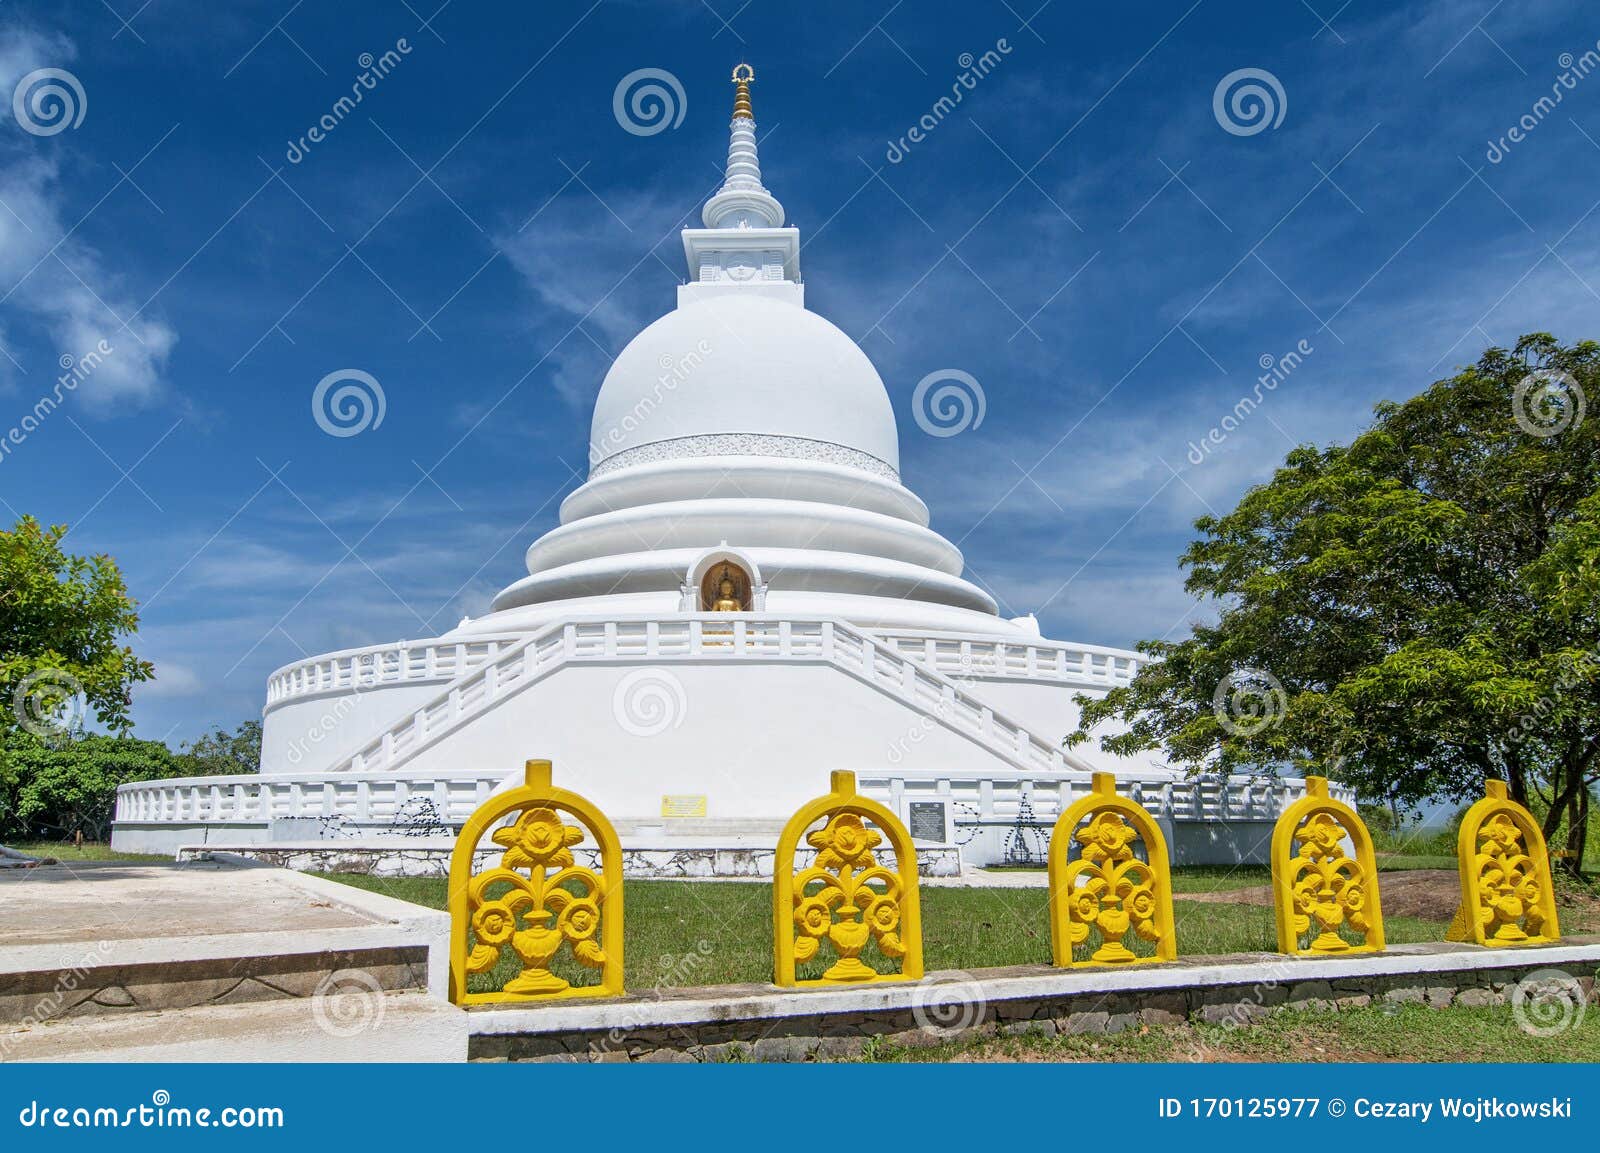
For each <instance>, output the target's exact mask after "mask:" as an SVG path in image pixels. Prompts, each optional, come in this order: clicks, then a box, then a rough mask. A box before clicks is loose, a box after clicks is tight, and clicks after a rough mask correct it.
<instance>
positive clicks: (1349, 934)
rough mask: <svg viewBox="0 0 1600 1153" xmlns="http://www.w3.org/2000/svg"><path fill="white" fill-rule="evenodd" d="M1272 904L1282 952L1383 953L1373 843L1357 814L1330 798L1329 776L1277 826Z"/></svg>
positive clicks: (1311, 781) (1310, 786)
mask: <svg viewBox="0 0 1600 1153" xmlns="http://www.w3.org/2000/svg"><path fill="white" fill-rule="evenodd" d="M1346 839H1348V840H1349V841H1350V844H1351V847H1352V848H1354V849H1355V856H1353V857H1352V856H1349V855H1348V854H1346V853H1345V851H1344V842H1345V840H1346ZM1272 904H1273V908H1274V909H1275V910H1276V913H1277V920H1278V951H1279V952H1280V953H1296V954H1298V953H1312V954H1318V955H1325V954H1328V953H1381V952H1382V951H1383V909H1382V906H1381V904H1380V903H1379V900H1378V861H1377V857H1376V855H1375V854H1374V853H1373V851H1372V837H1371V835H1370V834H1369V833H1368V832H1367V826H1366V823H1365V822H1364V821H1362V819H1361V818H1360V816H1358V815H1357V813H1356V811H1355V810H1354V809H1352V808H1351V807H1350V806H1349V805H1347V804H1345V803H1344V802H1343V801H1339V800H1335V799H1334V798H1332V797H1330V796H1329V795H1328V779H1327V778H1326V777H1307V778H1306V795H1305V796H1303V797H1301V798H1300V799H1299V800H1298V801H1296V802H1294V804H1292V805H1290V806H1289V807H1288V808H1287V809H1285V810H1284V811H1283V815H1282V816H1280V817H1279V818H1278V823H1277V824H1276V825H1275V826H1274V827H1273V830H1272ZM1351 938H1355V939H1354V940H1352V939H1351Z"/></svg>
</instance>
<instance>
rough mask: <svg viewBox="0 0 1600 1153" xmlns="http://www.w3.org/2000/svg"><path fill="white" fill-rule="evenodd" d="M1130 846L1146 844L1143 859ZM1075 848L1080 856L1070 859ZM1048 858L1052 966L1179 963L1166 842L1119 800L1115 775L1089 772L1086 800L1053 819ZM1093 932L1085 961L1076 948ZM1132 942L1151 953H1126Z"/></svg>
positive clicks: (1139, 811) (1136, 809)
mask: <svg viewBox="0 0 1600 1153" xmlns="http://www.w3.org/2000/svg"><path fill="white" fill-rule="evenodd" d="M1085 822H1086V823H1085ZM1080 825H1081V826H1082V827H1081V828H1080V827H1079V826H1080ZM1136 840H1137V841H1142V842H1143V843H1144V850H1145V857H1146V858H1147V859H1146V860H1143V861H1141V860H1140V859H1139V858H1138V857H1137V856H1136V855H1135V854H1134V850H1133V842H1134V841H1136ZM1074 842H1075V843H1076V844H1078V845H1079V846H1080V848H1081V852H1080V853H1079V856H1078V859H1077V860H1075V861H1072V860H1069V859H1068V858H1069V857H1070V855H1071V847H1072V844H1073V843H1074ZM1049 852H1050V948H1051V952H1052V953H1053V955H1054V957H1055V963H1056V964H1057V965H1060V966H1063V967H1065V966H1072V965H1107V964H1110V965H1122V964H1130V963H1134V962H1141V961H1171V960H1174V959H1175V958H1176V957H1177V955H1178V945H1177V938H1176V934H1175V932H1174V930H1173V923H1172V870H1171V867H1170V864H1169V860H1168V855H1167V841H1166V838H1165V837H1163V836H1162V835H1161V828H1160V826H1159V825H1157V824H1156V822H1155V820H1154V818H1152V817H1151V816H1150V814H1149V813H1147V812H1145V810H1144V809H1143V808H1142V807H1141V806H1139V805H1137V804H1135V803H1134V802H1133V801H1130V800H1128V799H1127V798H1126V797H1119V796H1118V795H1117V782H1116V778H1115V777H1113V776H1112V775H1111V774H1110V773H1095V774H1094V780H1093V786H1092V791H1091V792H1090V794H1089V795H1088V796H1087V797H1084V798H1083V799H1082V800H1080V801H1075V802H1074V803H1073V804H1072V805H1070V806H1068V808H1067V811H1066V812H1064V813H1062V814H1061V818H1060V819H1059V820H1058V821H1056V826H1055V830H1054V831H1053V832H1052V833H1051V834H1050V850H1049ZM1091 933H1097V934H1098V936H1099V944H1098V947H1097V948H1095V950H1094V952H1093V953H1091V954H1090V956H1089V957H1088V958H1087V959H1086V960H1076V959H1075V958H1074V956H1073V953H1074V949H1075V947H1076V946H1079V945H1087V944H1093V942H1092V941H1091V940H1090V934H1091ZM1135 940H1144V941H1148V942H1150V943H1151V944H1153V945H1154V946H1155V950H1154V953H1153V955H1149V956H1140V955H1138V954H1137V953H1135V952H1134V951H1133V950H1132V949H1131V948H1129V944H1130V943H1133V942H1134V941H1135Z"/></svg>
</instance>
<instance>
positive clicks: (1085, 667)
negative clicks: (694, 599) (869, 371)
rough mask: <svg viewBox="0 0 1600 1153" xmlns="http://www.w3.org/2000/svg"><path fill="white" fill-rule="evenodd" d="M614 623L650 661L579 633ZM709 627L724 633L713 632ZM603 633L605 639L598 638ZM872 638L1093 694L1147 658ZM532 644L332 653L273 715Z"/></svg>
mask: <svg viewBox="0 0 1600 1153" xmlns="http://www.w3.org/2000/svg"><path fill="white" fill-rule="evenodd" d="M607 623H614V624H616V625H618V626H619V630H620V631H619V634H618V641H619V644H622V645H623V646H625V647H624V649H623V650H622V651H619V652H618V653H616V654H613V655H617V656H622V657H627V656H634V655H642V653H643V651H644V650H643V648H642V647H641V646H643V645H644V644H645V643H646V638H644V637H643V635H642V634H640V633H638V632H637V630H629V629H627V628H623V627H622V626H626V625H629V624H635V625H636V624H638V623H639V622H637V621H631V622H630V621H627V620H621V619H619V620H618V621H615V622H604V621H592V622H582V623H581V624H580V626H579V627H581V628H582V629H583V630H584V636H585V638H586V639H589V638H591V637H593V636H595V635H603V630H604V628H605V626H606V624H607ZM661 623H663V624H666V625H675V626H682V627H683V628H686V626H687V625H688V623H689V621H688V620H687V619H678V620H666V621H663V622H661ZM708 627H716V626H714V625H709V624H708ZM597 629H598V630H601V632H600V633H596V632H595V630H597ZM669 632H671V630H669ZM672 635H674V636H677V637H679V638H680V639H682V638H685V637H686V636H687V632H686V631H683V629H680V631H677V632H675V633H673V634H672ZM870 635H872V636H873V637H875V638H876V639H877V640H879V641H881V642H882V643H883V644H885V645H887V646H888V647H890V648H892V649H894V650H895V651H896V652H898V653H899V654H900V655H901V656H904V657H908V658H909V659H911V660H914V661H916V662H917V663H919V664H922V665H926V666H927V667H929V668H933V669H937V670H938V671H939V672H941V673H943V674H944V675H945V676H948V677H953V678H955V679H957V680H962V679H983V678H987V677H1007V678H1017V679H1024V680H1044V681H1062V682H1067V683H1070V684H1077V685H1082V686H1084V687H1086V688H1094V687H1106V688H1115V687H1116V686H1118V685H1125V684H1127V683H1128V682H1129V681H1130V680H1132V679H1133V674H1134V673H1135V672H1137V671H1138V668H1139V665H1140V664H1141V663H1143V662H1142V658H1138V657H1135V656H1130V655H1129V654H1127V653H1126V652H1121V651H1118V650H1116V649H1105V648H1100V647H1098V646H1094V645H1071V644H1052V643H1048V642H1040V643H1038V644H1033V643H1019V642H1015V641H1004V640H1002V641H991V640H986V639H982V638H969V639H951V638H947V637H931V636H926V635H924V634H921V633H895V632H876V631H873V632H871V634H870ZM525 639H526V635H523V636H516V635H505V636H494V637H480V638H475V639H473V640H469V641H447V640H421V641H401V642H398V643H396V644H390V645H373V646H371V647H368V648H360V649H345V650H343V651H340V652H335V653H326V654H324V655H322V656H319V657H316V658H314V659H311V660H305V661H298V662H296V663H294V664H290V665H285V666H284V667H283V668H281V669H278V670H277V671H276V672H274V673H273V674H272V675H271V677H269V678H268V680H267V707H268V708H269V709H270V708H272V707H273V706H275V705H278V704H281V703H283V702H284V701H288V700H293V699H295V698H297V697H303V696H310V695H313V694H318V693H334V692H357V691H360V690H362V689H365V688H372V687H375V686H379V685H395V684H406V683H417V684H426V683H429V682H439V683H443V682H447V681H451V680H454V679H455V678H456V677H459V676H463V675H465V674H467V673H470V672H473V671H474V670H476V669H478V668H479V667H481V666H482V665H484V664H485V663H487V662H489V661H492V660H494V659H495V658H496V657H498V656H499V655H500V654H501V653H502V652H504V651H505V650H506V649H509V648H511V647H512V646H513V645H516V644H519V643H520V642H522V641H523V640H525ZM669 643H671V642H670V638H669Z"/></svg>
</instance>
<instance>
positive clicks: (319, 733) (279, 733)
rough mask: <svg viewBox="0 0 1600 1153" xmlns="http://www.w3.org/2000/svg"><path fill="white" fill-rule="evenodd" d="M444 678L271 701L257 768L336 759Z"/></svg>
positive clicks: (305, 766)
mask: <svg viewBox="0 0 1600 1153" xmlns="http://www.w3.org/2000/svg"><path fill="white" fill-rule="evenodd" d="M447 683H448V682H445V681H412V682H407V683H404V684H389V685H373V686H370V687H368V688H363V689H360V690H357V691H355V692H351V691H350V690H348V689H346V690H343V691H341V692H335V693H321V694H315V695H311V696H305V697H298V698H295V699H293V700H289V701H285V702H283V703H282V704H278V705H274V706H272V707H271V708H269V709H268V710H267V711H266V713H265V714H264V716H263V717H262V721H261V771H262V772H264V773H304V772H311V771H315V770H320V769H324V768H326V767H327V766H329V765H334V764H338V763H339V762H340V761H342V760H344V759H345V758H347V757H349V756H350V755H351V754H353V753H354V752H355V751H356V750H357V749H359V748H361V746H362V745H364V744H366V743H367V742H368V741H370V740H372V739H373V738H374V737H376V736H377V735H378V734H379V733H381V732H383V731H384V730H385V729H387V728H388V727H389V726H390V725H392V724H394V723H395V722H396V721H398V720H399V719H400V718H401V717H404V716H406V715H407V714H408V713H411V712H413V711H414V710H415V709H417V708H418V707H419V706H421V705H423V704H425V703H426V702H428V701H431V700H432V699H433V698H434V697H436V696H438V695H439V694H440V693H441V692H443V691H444V688H445V685H446V684H447Z"/></svg>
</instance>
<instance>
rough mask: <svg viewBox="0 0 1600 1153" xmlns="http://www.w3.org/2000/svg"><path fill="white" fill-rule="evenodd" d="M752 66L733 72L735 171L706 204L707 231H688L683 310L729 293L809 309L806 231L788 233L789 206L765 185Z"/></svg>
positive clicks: (731, 165)
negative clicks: (803, 265) (803, 275)
mask: <svg viewBox="0 0 1600 1153" xmlns="http://www.w3.org/2000/svg"><path fill="white" fill-rule="evenodd" d="M754 79H755V73H754V72H753V71H752V70H751V68H750V65H748V64H741V65H739V67H737V68H735V69H734V70H733V83H734V86H735V94H734V100H733V123H732V124H730V125H729V126H728V166H727V168H726V169H725V170H724V172H725V175H724V176H723V180H722V187H721V188H719V189H718V190H717V194H716V195H715V196H713V197H712V198H711V199H710V200H708V201H706V206H705V208H704V209H703V210H702V211H701V213H700V218H701V219H702V220H704V221H705V225H706V226H705V227H704V228H685V229H684V230H683V254H684V257H685V258H686V259H687V260H688V263H689V282H688V283H687V284H684V285H682V286H680V287H679V289H678V303H679V305H680V306H682V305H684V304H687V303H689V302H691V301H694V300H703V299H706V298H707V297H710V296H716V295H720V294H722V293H726V292H737V293H741V294H752V293H753V294H756V295H760V296H764V297H767V298H769V299H772V300H781V301H783V302H785V303H788V304H797V305H800V306H801V307H804V306H805V290H804V288H803V287H802V286H801V284H800V231H799V229H796V228H785V227H784V224H783V220H784V217H783V205H781V204H779V203H778V202H777V200H776V199H774V198H773V195H772V194H771V193H770V192H768V191H767V190H766V188H765V186H763V185H762V183H761V158H760V157H759V156H757V155H756V120H755V113H754V112H753V111H752V110H751V108H750V82H751V81H752V80H754Z"/></svg>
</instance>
